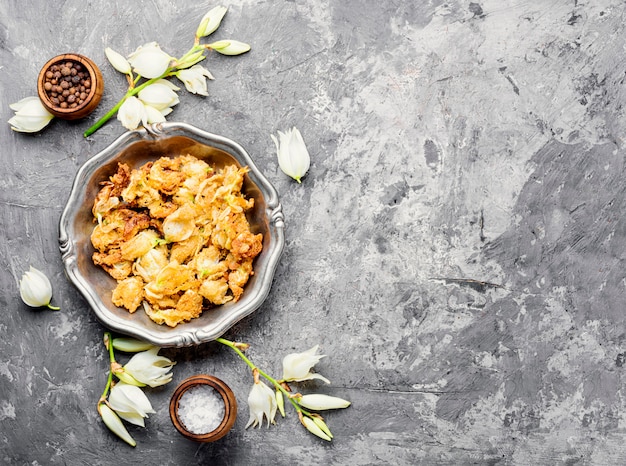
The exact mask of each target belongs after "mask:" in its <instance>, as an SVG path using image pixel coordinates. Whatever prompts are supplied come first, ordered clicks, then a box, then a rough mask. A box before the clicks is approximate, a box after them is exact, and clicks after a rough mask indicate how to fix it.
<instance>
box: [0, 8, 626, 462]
mask: <svg viewBox="0 0 626 466" xmlns="http://www.w3.org/2000/svg"><path fill="white" fill-rule="evenodd" d="M214 5H215V4H211V3H208V2H199V1H192V2H174V1H166V0H152V1H134V2H128V1H121V0H110V1H99V0H82V1H78V0H67V1H63V2H46V1H44V0H32V1H27V2H23V1H17V0H0V101H1V107H0V108H1V109H2V110H1V112H0V114H1V115H2V119H3V120H4V121H5V122H6V120H8V119H9V118H10V117H11V115H12V112H11V111H10V109H9V107H8V105H9V104H10V103H12V102H16V101H17V100H19V99H21V98H22V97H25V96H27V95H33V94H34V93H35V90H36V77H37V74H38V72H39V69H40V68H41V66H42V65H43V64H44V63H45V62H46V61H47V60H48V59H49V58H50V57H52V56H54V55H56V54H59V53H65V52H78V53H83V54H85V55H87V56H89V57H91V58H92V59H93V60H95V61H96V63H97V64H98V65H99V66H100V68H101V70H102V72H103V75H104V78H105V95H104V98H103V101H102V103H101V105H100V107H99V108H98V109H97V110H96V112H95V114H93V115H92V116H90V117H89V118H87V119H86V120H84V121H79V122H64V121H57V120H55V121H53V122H52V123H51V124H50V125H49V127H48V128H47V129H46V130H44V131H43V132H41V133H40V134H37V135H23V134H17V133H13V132H11V131H10V129H9V126H8V125H7V124H6V123H4V124H2V125H0V142H1V144H2V149H0V152H1V156H0V170H1V173H2V176H1V178H0V188H1V191H0V225H1V226H0V235H1V240H2V241H0V260H1V264H0V265H1V268H2V270H3V271H4V272H2V274H1V275H0V280H1V281H0V284H1V286H2V293H1V294H0V313H1V315H2V318H1V319H0V335H1V336H2V337H1V338H0V462H2V463H7V464H18V465H27V464H28V465H44V464H54V465H64V464H68V465H74V464H77V465H80V464H90V465H93V464H113V463H119V462H129V463H131V462H133V463H135V464H168V465H170V464H171V465H192V464H209V463H210V464H231V465H248V464H278V465H292V464H333V465H342V464H352V465H377V464H395V465H413V464H428V465H430V464H521V465H535V464H549V465H552V464H585V465H587V464H597V465H608V464H624V463H625V462H626V442H625V440H626V435H625V430H626V426H625V422H626V419H625V416H626V400H625V397H624V392H623V391H622V381H623V379H624V377H625V373H626V324H625V323H624V319H623V315H624V295H625V288H626V280H625V277H626V274H625V272H624V262H625V256H626V252H625V246H626V221H625V220H624V210H625V200H624V183H623V177H624V170H625V167H624V155H625V151H624V145H625V141H624V136H623V135H624V119H625V116H624V108H623V104H624V77H625V66H624V63H625V60H624V53H625V49H626V35H625V32H626V31H625V26H624V20H625V13H626V5H624V2H622V1H618V0H550V1H547V0H530V1H521V0H484V1H477V2H469V1H462V0H448V1H443V0H417V1H399V0H395V1H389V2H380V1H373V0H372V1H357V0H327V1H323V0H296V1H276V2H269V1H251V0H233V1H232V2H230V3H229V4H228V5H229V7H230V9H229V13H228V14H227V16H226V18H225V20H224V22H223V24H222V27H221V28H220V29H219V30H218V32H216V33H215V35H214V37H215V38H216V39H223V38H234V39H238V40H241V41H244V42H248V43H250V44H251V45H252V51H251V52H250V53H248V54H246V55H244V56H241V57H222V56H213V55H212V56H211V57H210V58H209V59H208V60H207V62H206V64H205V65H206V66H207V67H208V68H209V69H210V70H211V72H212V73H213V74H214V76H215V78H216V79H215V81H213V82H211V83H209V92H210V96H209V97H208V98H202V97H198V96H194V95H191V94H188V93H186V92H184V91H182V92H181V93H180V96H181V97H180V98H181V103H180V104H179V105H178V106H177V107H176V108H175V110H174V112H173V113H172V114H171V115H170V116H169V117H168V118H169V120H170V121H182V122H186V123H190V124H192V125H195V126H198V127H200V128H202V129H205V130H208V131H211V132H215V133H218V134H221V135H224V136H227V137H230V138H232V139H235V140H237V141H238V142H239V143H241V144H242V145H243V146H244V147H245V148H246V149H247V150H248V151H249V152H250V153H251V154H252V156H253V158H254V159H255V161H256V163H257V165H258V166H259V167H260V168H261V169H262V171H263V172H264V173H265V175H266V176H267V177H268V178H269V179H270V181H271V182H272V183H273V184H274V185H275V186H276V188H277V190H278V192H279V193H280V196H281V202H282V206H283V210H284V213H285V217H286V224H287V229H286V247H285V251H284V254H283V256H282V259H281V263H280V265H279V268H278V271H277V275H276V278H275V280H274V286H273V288H272V292H271V294H270V295H269V297H268V299H267V301H266V303H265V304H264V305H263V306H262V307H261V308H260V309H258V310H257V311H256V312H255V313H254V314H253V315H251V316H250V317H248V318H246V319H245V320H244V321H242V322H241V323H239V324H238V325H237V326H236V327H234V328H233V329H232V330H231V331H229V332H228V333H227V334H226V337H228V338H230V339H233V340H241V341H246V342H248V343H250V344H251V345H252V346H251V349H250V350H249V353H248V354H249V356H250V357H252V358H253V360H254V361H255V362H257V363H258V364H259V365H260V366H261V367H263V368H264V369H266V370H268V371H269V372H272V373H273V374H275V375H277V376H278V375H279V374H280V370H281V368H280V360H281V358H282V356H283V355H285V354H287V353H289V352H293V351H302V350H305V349H308V348H309V347H311V346H313V345H315V344H320V346H321V350H322V352H323V353H324V354H327V355H328V357H327V358H325V359H323V360H322V361H321V362H320V363H319V364H318V370H319V371H320V372H321V373H322V374H323V375H325V376H326V377H328V378H329V379H330V380H331V381H332V384H331V385H330V386H319V385H318V384H309V385H308V386H305V387H304V388H303V391H306V392H310V391H321V392H323V393H327V394H331V395H336V396H341V397H344V398H348V399H350V400H351V401H352V402H353V404H352V406H351V407H350V408H348V409H347V410H344V411H341V412H333V413H330V414H329V415H328V417H327V420H328V424H329V426H330V427H331V429H332V431H333V433H334V434H335V439H334V440H333V442H332V443H325V442H324V441H322V440H319V439H317V438H316V437H313V436H312V435H310V434H308V433H307V432H306V431H305V430H304V429H303V428H302V427H301V426H299V423H298V420H297V417H296V416H295V413H294V411H293V410H289V409H288V411H287V418H286V419H279V420H278V421H277V425H276V426H272V427H270V428H269V429H267V428H265V427H264V428H262V429H255V430H251V429H249V430H245V429H244V426H245V423H246V421H247V419H248V408H247V403H246V398H247V394H248V391H249V389H250V387H251V383H252V380H251V377H250V375H249V371H248V370H247V367H246V366H245V365H244V364H243V363H241V362H240V361H239V360H237V359H236V357H235V355H234V354H233V353H231V352H230V351H229V350H228V349H227V348H225V347H221V346H219V345H218V344H206V345H203V346H202V347H199V348H188V349H179V350H173V349H169V350H164V351H163V354H166V355H168V356H170V357H171V358H173V359H175V360H176V361H177V365H176V367H175V371H174V372H175V375H174V382H173V383H172V384H171V385H170V386H166V387H164V388H161V389H156V390H151V391H150V392H149V397H150V399H151V400H152V403H153V405H154V407H155V409H156V410H157V413H156V414H154V415H152V416H151V417H150V418H149V419H148V420H147V425H146V428H145V429H139V428H137V429H135V428H133V429H131V432H132V434H133V435H134V436H135V437H136V439H137V441H138V446H137V447H136V448H135V449H131V448H130V447H128V446H127V445H125V444H124V443H123V442H121V441H119V440H117V439H115V438H114V437H113V436H112V435H111V434H110V433H109V432H108V431H107V430H106V428H105V427H103V425H102V423H101V422H100V420H99V418H98V415H97V413H96V409H95V405H96V402H97V399H98V397H99V396H100V393H101V392H102V389H103V387H104V383H105V378H106V369H107V367H106V366H107V359H106V354H105V352H104V350H103V347H102V344H101V338H102V333H103V331H104V330H105V329H104V327H103V326H102V325H101V324H100V323H99V322H98V321H97V320H96V318H95V317H94V315H93V313H92V312H91V311H90V310H89V308H88V306H87V305H86V302H85V301H84V300H83V299H82V297H81V296H80V295H79V294H78V292H77V291H76V289H75V288H74V287H73V286H72V285H71V284H70V283H69V281H68V280H67V279H66V277H65V275H64V271H63V266H62V262H61V257H60V253H59V251H58V242H57V239H58V221H59V217H60V214H61V211H62V209H63V207H64V205H65V201H66V199H67V196H68V193H69V190H70V187H71V181H72V179H73V177H74V175H75V173H76V171H77V170H78V168H79V166H80V165H81V164H82V163H83V162H85V161H86V160H87V159H89V157H91V156H93V155H94V154H96V153H97V152H99V151H100V150H102V149H103V148H104V147H106V146H107V145H108V144H110V143H111V142H112V141H113V140H114V139H115V138H116V137H117V136H119V135H120V134H121V133H122V131H123V128H122V127H121V125H120V124H119V123H118V122H117V121H112V122H110V123H109V124H107V125H106V126H105V127H104V128H102V129H101V130H100V131H99V132H97V133H96V134H95V135H94V136H92V137H90V138H89V139H87V140H85V139H83V137H82V132H83V131H84V130H85V129H86V128H87V127H88V126H89V125H90V124H91V123H93V122H94V121H95V120H96V119H97V117H99V116H100V115H102V114H104V113H105V111H106V110H107V109H108V108H110V107H111V106H112V105H113V104H114V103H115V102H116V101H117V100H118V99H119V98H120V97H121V95H122V94H123V92H124V90H125V81H124V79H123V77H122V76H121V75H119V74H118V73H117V72H115V71H114V70H113V68H112V67H111V66H110V65H109V64H108V63H107V62H106V59H105V57H104V53H103V51H104V48H105V47H107V46H109V47H112V48H113V49H115V50H117V51H118V52H120V53H123V54H127V53H129V52H131V51H133V50H134V49H135V48H136V47H137V46H138V45H141V44H143V43H146V42H149V41H157V42H158V43H159V44H160V45H161V46H162V47H163V48H164V49H165V50H166V51H167V52H169V53H170V54H172V55H176V56H177V55H182V53H184V52H185V51H186V50H187V49H188V48H189V47H190V46H191V43H192V41H193V33H194V32H195V28H196V26H197V23H198V21H199V19H200V18H201V17H202V15H204V13H205V12H206V11H207V10H208V9H209V8H210V7H212V6H214ZM291 126H297V127H298V128H299V129H300V130H301V132H302V134H303V136H304V139H305V141H306V142H307V144H308V147H309V151H310V153H311V159H312V163H311V169H310V171H309V173H308V176H307V177H306V178H305V179H304V181H303V183H302V184H301V185H298V184H297V183H295V182H294V181H293V180H291V179H289V178H288V177H286V176H285V175H283V174H282V172H281V171H280V170H279V168H278V165H277V161H276V155H275V149H274V146H273V143H272V141H271V139H270V134H271V133H276V131H277V130H285V129H287V128H289V127H291ZM30 265H34V266H35V267H38V268H40V269H41V270H43V271H44V272H45V273H47V274H48V276H49V277H50V278H51V281H52V283H53V287H54V299H53V301H54V303H56V304H58V305H60V306H61V307H62V310H61V311H60V312H58V313H53V312H46V311H43V312H39V311H32V310H30V309H29V308H27V307H26V306H25V305H24V304H22V302H21V300H20V298H19V293H18V281H19V278H20V276H21V275H22V273H23V272H24V271H26V270H27V269H28V267H29V266H30ZM200 372H208V373H212V374H215V375H217V376H219V377H221V378H223V379H224V380H225V381H226V382H227V383H229V384H230V385H231V387H232V388H233V390H234V391H235V394H236V396H237V398H238V400H239V404H240V406H239V418H238V420H237V423H236V424H235V427H234V428H233V430H232V431H231V432H230V433H229V435H228V436H227V437H225V438H224V439H222V440H221V441H219V442H217V443H215V444H207V445H197V444H193V443H191V442H189V441H187V440H185V439H183V438H182V437H180V436H179V435H178V434H177V432H176V431H175V430H174V428H173V427H172V425H171V423H170V421H169V417H168V412H167V403H168V400H169V396H170V395H171V393H172V391H173V390H174V386H175V384H176V383H178V382H179V381H181V380H182V379H184V378H185V377H187V376H189V375H192V374H196V373H200Z"/></svg>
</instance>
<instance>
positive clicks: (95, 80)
mask: <svg viewBox="0 0 626 466" xmlns="http://www.w3.org/2000/svg"><path fill="white" fill-rule="evenodd" d="M66 62H74V63H79V64H80V65H81V66H82V67H83V69H85V70H86V71H87V72H88V73H89V77H90V81H91V87H90V89H89V92H88V93H87V98H86V99H85V100H84V101H83V103H82V104H80V105H78V106H76V107H74V108H70V107H68V108H62V107H60V106H58V105H56V104H55V103H53V102H52V100H51V98H50V96H49V95H48V93H47V92H46V90H45V88H44V85H45V82H46V72H47V71H48V70H49V69H50V67H51V66H52V65H56V64H62V63H66ZM103 92H104V79H103V78H102V73H100V70H99V69H98V67H97V66H96V64H95V63H94V62H93V61H91V60H90V59H89V58H87V57H85V56H83V55H78V54H75V53H66V54H63V55H57V56H56V57H53V58H51V59H50V60H48V62H47V63H46V64H45V65H44V66H43V67H42V68H41V71H40V72H39V77H38V78H37V94H38V95H39V99H40V100H41V103H42V104H43V106H44V107H46V109H47V110H48V111H49V112H50V113H52V114H53V115H54V116H56V117H58V118H62V119H64V120H77V119H79V118H84V117H86V116H87V115H89V114H90V113H91V112H93V111H94V110H95V109H96V107H97V106H98V104H99V103H100V99H101V98H102V93H103Z"/></svg>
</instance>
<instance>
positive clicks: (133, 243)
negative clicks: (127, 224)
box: [120, 230, 159, 261]
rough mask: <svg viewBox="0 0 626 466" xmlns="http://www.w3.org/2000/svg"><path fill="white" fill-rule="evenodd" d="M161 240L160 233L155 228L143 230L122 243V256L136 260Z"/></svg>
mask: <svg viewBox="0 0 626 466" xmlns="http://www.w3.org/2000/svg"><path fill="white" fill-rule="evenodd" d="M158 240H159V234H158V233H157V232H156V231H154V230H143V231H140V232H139V233H138V234H136V235H135V236H133V237H132V238H130V239H129V240H128V241H125V242H123V243H122V244H121V245H120V251H121V253H122V258H124V259H125V260H130V261H132V260H135V259H137V258H138V257H141V256H143V255H145V254H147V253H148V251H150V249H152V248H153V247H154V246H155V245H156V244H157V241H158Z"/></svg>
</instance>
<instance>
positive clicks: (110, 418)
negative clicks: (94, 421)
mask: <svg viewBox="0 0 626 466" xmlns="http://www.w3.org/2000/svg"><path fill="white" fill-rule="evenodd" d="M98 413H100V416H101V417H102V420H103V421H104V424H105V425H106V426H107V427H108V428H109V429H110V430H111V432H113V433H114V434H115V435H117V436H118V437H119V438H121V439H122V440H124V441H125V442H126V443H128V444H129V445H130V446H132V447H134V446H135V445H137V442H136V441H135V440H134V439H133V438H132V437H131V435H130V434H129V433H128V431H127V430H126V427H124V424H123V423H122V420H121V419H120V418H119V417H118V415H117V414H115V411H113V410H112V409H111V408H109V407H108V406H107V405H106V404H104V403H100V404H99V405H98Z"/></svg>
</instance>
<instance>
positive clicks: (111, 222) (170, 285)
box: [91, 155, 263, 326]
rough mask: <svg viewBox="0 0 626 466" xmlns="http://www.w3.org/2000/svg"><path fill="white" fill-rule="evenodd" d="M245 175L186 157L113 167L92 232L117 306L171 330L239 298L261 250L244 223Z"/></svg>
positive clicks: (258, 236) (236, 169) (258, 238)
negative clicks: (142, 311)
mask: <svg viewBox="0 0 626 466" xmlns="http://www.w3.org/2000/svg"><path fill="white" fill-rule="evenodd" d="M247 172H248V168H247V167H239V166H237V165H228V166H224V167H222V168H219V169H215V168H214V167H211V166H210V165H209V164H207V163H206V162H204V161H202V160H200V159H197V158H195V157H193V156H191V155H180V156H177V157H174V158H169V157H162V158H160V159H158V160H155V161H154V162H149V163H146V164H144V165H143V166H141V167H140V168H138V169H132V170H131V169H130V168H129V167H128V165H126V164H119V166H118V171H117V173H116V174H115V175H113V176H111V177H110V178H109V180H107V181H105V182H103V183H102V187H101V189H100V191H99V192H98V194H97V196H96V199H95V201H94V205H93V208H92V213H93V215H94V218H95V221H96V226H95V228H94V230H93V232H92V234H91V242H92V244H93V246H94V248H95V249H96V252H95V253H94V254H93V261H94V263H95V264H96V265H99V266H101V267H103V268H104V269H105V270H106V271H107V272H108V273H109V274H110V275H111V276H112V277H114V278H115V279H116V280H117V281H118V285H117V287H116V288H115V290H114V291H113V297H114V302H115V303H116V305H117V306H121V307H125V308H126V309H128V310H129V311H131V312H134V311H135V310H136V309H137V308H138V307H139V306H140V304H141V302H143V303H144V306H143V307H144V309H145V312H146V313H147V314H148V316H149V317H150V318H151V319H152V320H153V321H155V322H157V323H159V324H165V325H169V326H175V325H178V324H179V323H182V322H188V321H189V320H191V319H195V318H197V317H199V316H200V315H201V314H202V312H203V309H205V308H207V307H212V306H215V305H221V304H224V303H227V302H229V301H233V300H234V301H236V300H239V299H240V298H241V296H242V294H243V292H244V287H245V285H246V283H247V282H248V280H249V278H250V276H251V275H252V274H253V273H254V271H253V267H252V263H253V260H254V258H255V257H256V256H258V255H259V254H260V252H261V251H262V248H263V235H262V234H253V233H252V232H251V231H250V225H249V223H248V220H247V218H246V211H248V210H250V209H251V208H252V207H253V206H254V199H246V198H245V196H244V195H243V193H242V192H241V189H242V186H243V182H244V177H245V175H246V173H247Z"/></svg>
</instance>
